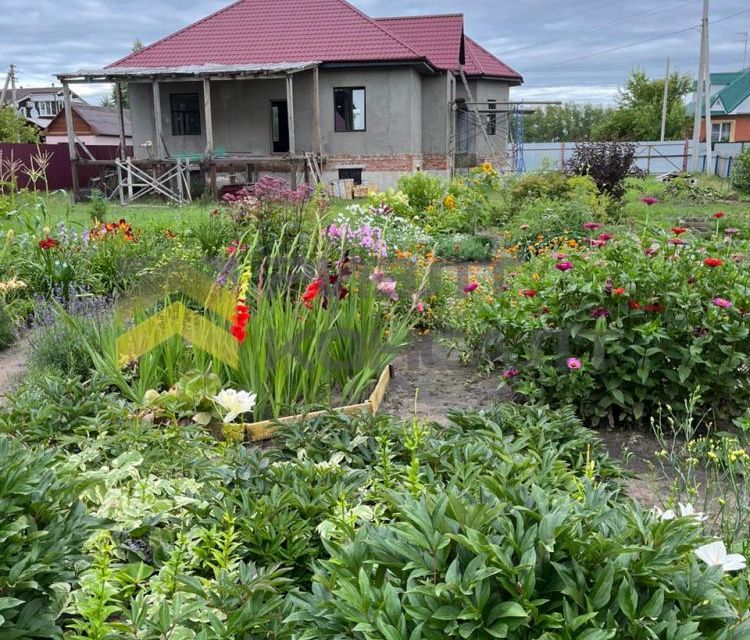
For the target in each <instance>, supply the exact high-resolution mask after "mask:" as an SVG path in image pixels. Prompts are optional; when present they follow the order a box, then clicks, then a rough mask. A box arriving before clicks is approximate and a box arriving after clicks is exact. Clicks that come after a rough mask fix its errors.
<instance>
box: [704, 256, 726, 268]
mask: <svg viewBox="0 0 750 640" xmlns="http://www.w3.org/2000/svg"><path fill="white" fill-rule="evenodd" d="M703 264H705V265H706V266H707V267H710V268H711V269H713V268H714V267H720V266H721V265H723V264H724V261H723V260H721V259H720V258H706V259H705V260H704V261H703Z"/></svg>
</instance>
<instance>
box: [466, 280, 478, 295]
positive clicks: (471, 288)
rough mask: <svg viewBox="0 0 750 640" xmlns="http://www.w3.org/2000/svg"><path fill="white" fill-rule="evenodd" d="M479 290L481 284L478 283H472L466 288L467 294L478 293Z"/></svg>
mask: <svg viewBox="0 0 750 640" xmlns="http://www.w3.org/2000/svg"><path fill="white" fill-rule="evenodd" d="M478 288H479V284H477V283H476V282H470V283H469V284H467V285H466V286H465V287H464V292H465V293H471V292H472V291H476V290H477V289H478Z"/></svg>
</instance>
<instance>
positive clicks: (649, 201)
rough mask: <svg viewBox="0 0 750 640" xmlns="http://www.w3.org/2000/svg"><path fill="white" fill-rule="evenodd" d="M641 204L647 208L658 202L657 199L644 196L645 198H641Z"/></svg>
mask: <svg viewBox="0 0 750 640" xmlns="http://www.w3.org/2000/svg"><path fill="white" fill-rule="evenodd" d="M641 202H642V203H643V204H645V205H648V206H649V207H650V206H652V205H655V204H656V203H658V202H659V199H658V198H654V197H653V196H646V197H645V198H641Z"/></svg>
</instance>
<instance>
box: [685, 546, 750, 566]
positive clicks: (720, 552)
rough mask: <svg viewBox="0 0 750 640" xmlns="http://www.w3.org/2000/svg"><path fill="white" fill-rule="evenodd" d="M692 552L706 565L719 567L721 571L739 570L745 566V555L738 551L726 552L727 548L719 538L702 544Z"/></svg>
mask: <svg viewBox="0 0 750 640" xmlns="http://www.w3.org/2000/svg"><path fill="white" fill-rule="evenodd" d="M694 553H695V555H696V556H698V557H699V558H700V559H701V560H703V562H705V563H706V564H707V565H709V566H711V567H721V568H722V570H723V571H739V570H740V569H744V568H745V567H746V566H747V562H746V560H745V556H743V555H741V554H739V553H727V548H726V547H725V546H724V543H723V542H722V541H721V540H717V541H716V542H711V543H709V544H704V545H703V546H702V547H698V548H697V549H696V550H695V551H694Z"/></svg>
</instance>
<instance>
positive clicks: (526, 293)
mask: <svg viewBox="0 0 750 640" xmlns="http://www.w3.org/2000/svg"><path fill="white" fill-rule="evenodd" d="M536 293H537V292H536V291H535V290H534V289H524V290H523V291H521V295H522V296H523V297H524V298H533V297H535V296H536Z"/></svg>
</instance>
